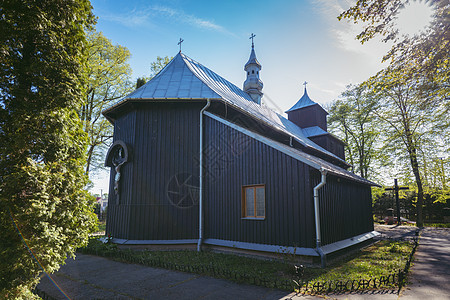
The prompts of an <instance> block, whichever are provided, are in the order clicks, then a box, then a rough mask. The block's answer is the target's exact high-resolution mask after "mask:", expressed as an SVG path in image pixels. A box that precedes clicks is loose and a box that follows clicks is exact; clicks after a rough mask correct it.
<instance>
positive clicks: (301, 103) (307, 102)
mask: <svg viewBox="0 0 450 300" xmlns="http://www.w3.org/2000/svg"><path fill="white" fill-rule="evenodd" d="M314 104H317V103H316V102H314V101H312V100H311V98H309V96H308V92H307V91H306V86H305V93H304V94H303V96H302V97H301V98H300V100H298V101H297V103H295V104H294V106H292V107H291V108H290V109H289V110H287V111H286V112H290V111H294V110H297V109H299V108H303V107H307V106H311V105H314Z"/></svg>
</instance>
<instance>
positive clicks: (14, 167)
mask: <svg viewBox="0 0 450 300" xmlns="http://www.w3.org/2000/svg"><path fill="white" fill-rule="evenodd" d="M93 22H94V17H93V15H92V13H91V5H90V2H89V1H87V0H78V1H60V0H43V1H39V2H35V1H28V0H23V1H9V0H6V1H2V3H1V5H0V32H1V34H0V61H1V62H2V65H1V68H0V149H1V150H0V170H1V171H0V172H1V173H0V191H1V193H0V257H1V260H0V298H2V299H4V298H11V299H31V298H32V296H30V295H31V294H30V290H31V289H32V288H33V287H34V286H35V285H36V284H37V282H38V280H39V274H40V273H41V272H42V271H43V270H44V271H46V272H49V273H50V272H53V271H55V270H57V269H58V268H59V265H60V264H62V263H63V262H64V261H65V259H66V257H67V255H73V253H74V252H75V250H76V248H77V247H80V246H82V245H84V244H86V242H87V239H88V233H89V232H90V231H91V229H92V228H94V226H95V215H94V214H93V212H92V204H93V199H92V198H91V197H90V196H89V195H88V194H87V193H86V192H85V191H84V190H83V188H84V186H85V185H86V183H87V178H86V176H85V174H84V170H83V165H84V164H85V145H86V135H85V133H84V132H83V130H82V126H81V123H80V121H79V118H78V115H77V114H76V112H75V111H76V109H78V108H79V105H80V103H81V98H82V94H83V86H84V83H85V76H84V75H85V72H84V71H85V70H84V67H85V65H86V60H85V55H84V49H85V34H84V29H85V28H87V27H89V26H91V24H93Z"/></svg>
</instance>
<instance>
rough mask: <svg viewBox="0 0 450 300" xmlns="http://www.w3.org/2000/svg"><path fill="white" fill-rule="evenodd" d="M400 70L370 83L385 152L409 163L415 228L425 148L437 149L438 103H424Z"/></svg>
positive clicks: (419, 219) (384, 73) (389, 71)
mask: <svg viewBox="0 0 450 300" xmlns="http://www.w3.org/2000/svg"><path fill="white" fill-rule="evenodd" d="M403 75H404V74H403V69H397V70H395V71H394V70H393V69H389V68H388V69H386V70H383V71H382V72H380V73H379V74H378V75H377V76H376V77H373V78H372V79H371V80H370V81H369V83H368V84H369V85H370V86H372V87H373V92H374V94H375V95H376V99H377V109H376V111H375V112H376V114H377V116H378V118H379V119H380V120H381V121H383V122H385V124H386V125H387V126H385V127H384V135H385V140H384V146H385V147H384V149H385V150H387V151H389V150H390V153H391V154H392V156H393V157H395V158H397V159H398V160H402V159H404V160H406V161H408V164H407V165H409V169H410V170H411V171H412V173H413V176H414V180H415V185H416V187H417V225H418V226H422V225H423V217H422V205H423V195H424V185H423V166H424V159H425V158H426V157H424V156H423V155H422V156H421V153H426V152H427V151H426V149H427V148H429V147H430V146H431V145H433V146H434V147H436V148H437V147H438V145H437V144H436V143H435V142H436V132H435V131H434V130H433V128H434V127H435V126H433V123H435V122H440V120H438V119H436V115H435V114H434V112H435V110H436V108H437V107H439V105H440V103H439V102H424V101H423V99H422V97H421V93H420V92H419V91H418V90H417V89H416V88H415V87H416V86H417V84H418V83H417V81H416V80H415V79H410V78H405V77H404V76H403Z"/></svg>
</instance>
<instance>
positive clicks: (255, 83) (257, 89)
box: [244, 33, 263, 104]
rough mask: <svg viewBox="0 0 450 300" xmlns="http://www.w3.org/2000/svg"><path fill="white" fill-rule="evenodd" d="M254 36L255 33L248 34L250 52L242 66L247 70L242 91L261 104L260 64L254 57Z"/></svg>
mask: <svg viewBox="0 0 450 300" xmlns="http://www.w3.org/2000/svg"><path fill="white" fill-rule="evenodd" d="M254 37H255V35H254V34H253V33H252V35H251V36H250V39H251V40H252V52H251V53H250V58H249V59H248V62H247V63H246V64H245V66H244V70H245V71H246V72H247V79H246V80H245V82H244V92H246V93H247V94H249V95H250V97H252V99H253V101H254V102H255V103H258V104H261V97H262V95H263V93H262V88H263V83H262V81H261V79H259V71H261V64H260V63H259V61H258V60H257V59H256V54H255V45H254V43H253V38H254Z"/></svg>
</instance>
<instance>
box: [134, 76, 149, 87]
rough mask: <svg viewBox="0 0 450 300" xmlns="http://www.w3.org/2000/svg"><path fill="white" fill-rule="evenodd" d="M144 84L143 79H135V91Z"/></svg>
mask: <svg viewBox="0 0 450 300" xmlns="http://www.w3.org/2000/svg"><path fill="white" fill-rule="evenodd" d="M146 82H147V81H146V80H145V78H141V77H138V79H136V89H138V88H140V87H141V86H143V85H144V84H145V83H146Z"/></svg>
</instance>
